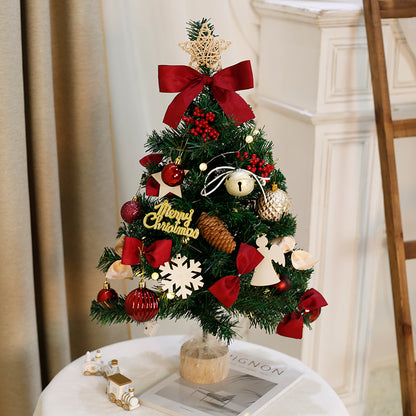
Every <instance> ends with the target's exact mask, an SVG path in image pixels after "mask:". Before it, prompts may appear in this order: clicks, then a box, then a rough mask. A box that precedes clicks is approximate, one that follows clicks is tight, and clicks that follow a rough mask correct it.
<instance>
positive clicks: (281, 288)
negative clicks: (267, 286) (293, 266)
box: [273, 274, 292, 292]
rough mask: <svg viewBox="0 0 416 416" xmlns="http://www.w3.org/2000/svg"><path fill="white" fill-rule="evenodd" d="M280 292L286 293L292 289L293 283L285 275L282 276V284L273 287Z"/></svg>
mask: <svg viewBox="0 0 416 416" xmlns="http://www.w3.org/2000/svg"><path fill="white" fill-rule="evenodd" d="M273 287H274V288H276V289H277V290H278V291H279V292H286V291H288V290H289V289H290V288H291V287H292V282H291V281H290V279H289V278H288V277H287V276H286V275H285V274H280V282H279V283H276V284H275V285H273Z"/></svg>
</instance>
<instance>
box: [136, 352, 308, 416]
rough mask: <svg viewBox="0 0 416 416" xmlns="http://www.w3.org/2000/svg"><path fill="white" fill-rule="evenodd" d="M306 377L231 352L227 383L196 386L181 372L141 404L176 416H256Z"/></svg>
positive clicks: (284, 366) (151, 392) (156, 386)
mask: <svg viewBox="0 0 416 416" xmlns="http://www.w3.org/2000/svg"><path fill="white" fill-rule="evenodd" d="M302 374H303V373H302V372H301V371H299V370H297V369H294V368H291V367H288V366H287V365H285V364H282V363H274V362H271V361H266V360H263V359H261V358H258V357H254V356H252V355H249V354H245V353H239V352H230V372H229V374H228V376H227V378H226V379H225V380H223V381H220V382H219V383H214V384H196V383H192V382H190V381H187V380H185V379H183V378H182V377H181V376H180V374H179V372H177V373H175V374H172V375H171V376H169V377H167V378H166V379H164V380H162V381H161V382H159V383H158V384H156V385H155V386H154V387H152V388H151V389H150V390H148V391H147V392H145V393H143V394H142V395H141V396H140V401H141V403H142V404H143V405H145V406H148V407H152V408H155V409H157V410H159V411H161V412H164V413H166V414H169V415H173V416H247V415H250V416H254V415H255V414H258V412H259V411H260V410H261V409H264V407H265V406H267V405H269V404H270V403H271V402H272V401H274V400H276V399H277V398H278V397H279V396H280V395H281V394H282V393H283V392H284V391H285V390H287V389H288V387H290V386H292V385H293V384H294V383H295V382H297V381H298V380H299V378H300V377H301V376H302Z"/></svg>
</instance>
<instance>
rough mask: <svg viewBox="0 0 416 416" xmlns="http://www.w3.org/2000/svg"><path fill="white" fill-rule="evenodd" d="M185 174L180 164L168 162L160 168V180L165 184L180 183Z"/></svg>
mask: <svg viewBox="0 0 416 416" xmlns="http://www.w3.org/2000/svg"><path fill="white" fill-rule="evenodd" d="M184 176H185V172H184V170H183V169H182V167H181V166H180V165H177V164H176V163H169V165H166V166H165V167H164V168H163V169H162V180H163V182H165V184H166V185H169V186H176V185H180V184H181V183H182V181H183V178H184Z"/></svg>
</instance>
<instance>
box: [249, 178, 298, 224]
mask: <svg viewBox="0 0 416 416" xmlns="http://www.w3.org/2000/svg"><path fill="white" fill-rule="evenodd" d="M289 211H290V199H289V197H288V195H287V193H286V192H285V191H283V190H282V189H279V188H278V186H277V185H276V184H275V183H274V184H273V185H272V189H268V190H266V191H265V195H261V196H260V198H259V199H258V201H257V212H258V214H259V215H260V217H261V218H263V219H265V220H268V221H279V220H280V218H281V217H282V215H283V214H284V213H288V212H289Z"/></svg>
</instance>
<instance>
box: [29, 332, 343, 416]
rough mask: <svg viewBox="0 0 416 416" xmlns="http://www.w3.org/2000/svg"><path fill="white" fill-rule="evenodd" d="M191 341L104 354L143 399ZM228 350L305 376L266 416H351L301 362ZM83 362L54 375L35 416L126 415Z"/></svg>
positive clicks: (137, 344) (172, 339)
mask: <svg viewBox="0 0 416 416" xmlns="http://www.w3.org/2000/svg"><path fill="white" fill-rule="evenodd" d="M188 339H189V336H181V335H169V336H158V337H150V338H137V339H133V340H129V341H124V342H119V343H116V344H112V345H107V346H104V347H102V348H100V351H101V355H102V359H103V361H104V362H105V363H107V362H108V361H111V360H112V359H117V360H118V362H119V366H120V373H121V374H123V375H125V376H127V377H128V378H130V379H131V380H132V381H133V386H134V388H135V395H136V396H137V397H139V398H140V394H141V393H143V392H145V391H146V390H148V389H149V388H150V387H152V386H154V385H155V384H156V383H158V382H159V381H161V380H163V379H165V378H166V377H167V376H169V375H170V374H173V373H175V372H177V371H178V370H179V351H180V346H181V345H182V344H183V343H184V342H185V341H187V340H188ZM229 348H230V351H231V352H239V353H246V354H250V355H255V356H258V357H261V358H262V359H264V360H267V361H273V362H275V363H279V364H280V363H281V364H284V365H288V366H290V367H293V368H295V369H298V370H300V371H302V372H303V376H302V377H301V378H300V379H299V381H297V382H296V383H294V384H293V385H292V386H290V387H289V388H288V389H287V390H286V391H284V392H283V394H282V395H280V396H279V397H278V399H277V400H275V401H272V402H271V403H270V404H269V405H267V407H266V408H264V409H262V410H261V413H260V414H261V415H262V416H276V415H282V416H283V415H284V416H290V415H302V416H305V415H310V416H312V415H316V416H318V415H319V416H321V415H332V416H343V415H348V412H347V410H346V408H345V406H344V404H343V403H342V401H341V399H340V398H339V397H338V395H337V394H336V393H335V392H334V390H333V389H332V388H331V387H330V386H329V385H328V384H327V383H326V382H325V381H324V380H323V379H322V378H321V377H320V376H318V375H317V374H316V373H315V372H313V371H312V370H311V369H310V368H309V367H307V366H305V365H304V364H303V363H302V362H300V361H299V360H297V359H295V358H293V357H290V356H288V355H286V354H283V353H280V352H278V351H275V350H272V349H269V348H266V347H262V346H260V345H256V344H251V343H248V342H244V341H238V340H236V341H233V342H232V343H231V344H230V346H229ZM93 355H94V354H93ZM84 361H85V357H84V356H83V357H80V358H78V359H77V360H75V361H73V362H72V363H70V364H69V365H67V366H66V367H65V368H63V369H62V370H61V371H60V372H59V373H58V374H57V375H56V376H55V378H54V379H53V380H52V381H51V382H50V383H49V385H48V386H47V387H46V388H45V390H44V391H43V392H42V394H41V396H40V397H39V400H38V404H37V407H36V410H35V413H34V416H56V415H59V416H85V415H88V416H91V415H92V416H93V415H100V416H102V415H114V416H117V415H124V416H126V411H125V410H123V409H122V408H121V407H118V406H116V405H115V404H114V403H111V402H110V401H109V400H108V399H107V395H106V393H105V390H106V385H107V381H106V380H105V378H104V377H102V376H84V375H83V365H84ZM127 414H129V413H127ZM130 414H132V415H134V414H135V415H137V416H163V415H164V413H161V412H159V411H157V410H155V409H151V408H149V407H147V406H141V407H139V408H137V409H134V410H132V411H131V413H130Z"/></svg>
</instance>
